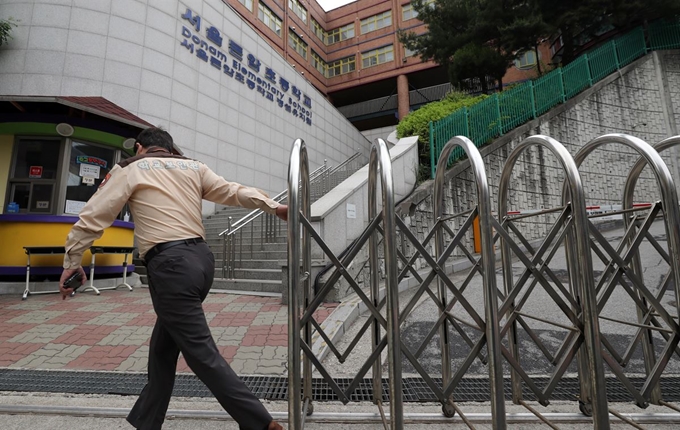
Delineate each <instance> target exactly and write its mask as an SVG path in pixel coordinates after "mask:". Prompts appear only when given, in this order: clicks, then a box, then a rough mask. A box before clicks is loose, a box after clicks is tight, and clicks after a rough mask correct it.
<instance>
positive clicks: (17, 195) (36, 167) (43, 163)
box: [7, 138, 62, 214]
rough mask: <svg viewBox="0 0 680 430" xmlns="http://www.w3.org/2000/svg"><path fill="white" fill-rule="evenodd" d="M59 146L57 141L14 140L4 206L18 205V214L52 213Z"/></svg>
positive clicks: (56, 182)
mask: <svg viewBox="0 0 680 430" xmlns="http://www.w3.org/2000/svg"><path fill="white" fill-rule="evenodd" d="M61 146H62V145H61V140H60V139H31V138H21V139H19V140H18V141H17V143H16V146H15V149H14V154H15V156H14V162H13V163H12V164H13V166H12V170H11V176H10V179H9V183H8V193H7V197H8V203H17V204H18V205H19V212H21V213H39V214H54V213H56V206H57V204H56V200H57V195H56V194H57V193H56V191H57V184H58V178H59V176H60V171H59V164H60V163H59V160H60V159H61V156H60V153H61Z"/></svg>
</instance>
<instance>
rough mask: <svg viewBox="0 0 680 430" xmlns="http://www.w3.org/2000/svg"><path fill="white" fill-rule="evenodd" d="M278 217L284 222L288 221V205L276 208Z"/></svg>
mask: <svg viewBox="0 0 680 430" xmlns="http://www.w3.org/2000/svg"><path fill="white" fill-rule="evenodd" d="M276 216H277V217H279V218H281V219H282V220H284V221H288V205H279V206H278V207H277V208H276Z"/></svg>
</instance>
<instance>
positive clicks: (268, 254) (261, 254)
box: [211, 247, 288, 260]
mask: <svg viewBox="0 0 680 430" xmlns="http://www.w3.org/2000/svg"><path fill="white" fill-rule="evenodd" d="M211 249H212V252H213V254H214V255H215V259H217V260H221V259H222V248H221V247H219V248H211ZM287 258H288V251H253V252H252V253H250V252H244V253H243V259H244V260H245V259H248V260H285V259H287Z"/></svg>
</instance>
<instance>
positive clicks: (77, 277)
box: [64, 272, 82, 291]
mask: <svg viewBox="0 0 680 430" xmlns="http://www.w3.org/2000/svg"><path fill="white" fill-rule="evenodd" d="M81 279H82V275H81V274H80V272H76V273H74V274H73V275H71V276H69V277H68V278H67V279H66V280H65V281H64V288H73V291H76V290H77V289H78V287H80V286H81V285H82V282H81Z"/></svg>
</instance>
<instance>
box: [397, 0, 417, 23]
mask: <svg viewBox="0 0 680 430" xmlns="http://www.w3.org/2000/svg"><path fill="white" fill-rule="evenodd" d="M401 16H402V19H403V20H404V21H408V20H409V19H413V18H418V12H416V10H415V9H414V8H413V5H412V4H411V3H409V4H405V5H403V6H402V7H401Z"/></svg>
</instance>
